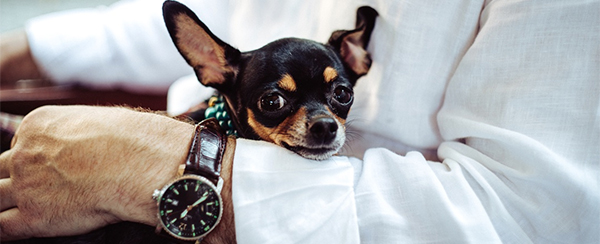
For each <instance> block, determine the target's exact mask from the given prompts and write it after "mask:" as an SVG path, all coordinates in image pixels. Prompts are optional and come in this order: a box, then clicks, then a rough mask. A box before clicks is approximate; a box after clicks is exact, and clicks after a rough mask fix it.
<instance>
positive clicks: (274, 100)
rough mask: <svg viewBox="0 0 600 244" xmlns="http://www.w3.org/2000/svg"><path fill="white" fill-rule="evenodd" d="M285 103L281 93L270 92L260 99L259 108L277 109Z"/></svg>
mask: <svg viewBox="0 0 600 244" xmlns="http://www.w3.org/2000/svg"><path fill="white" fill-rule="evenodd" d="M286 103H287V102H286V100H285V99H284V98H283V97H282V96H281V95H279V94H276V93H271V94H268V95H266V96H264V97H262V98H261V99H260V108H261V109H262V110H264V111H277V110H280V109H281V108H283V107H284V106H285V104H286Z"/></svg>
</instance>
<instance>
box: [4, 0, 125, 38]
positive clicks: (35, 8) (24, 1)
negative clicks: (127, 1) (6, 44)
mask: <svg viewBox="0 0 600 244" xmlns="http://www.w3.org/2000/svg"><path fill="white" fill-rule="evenodd" d="M116 1H117V0H0V32H6V31H10V30H14V29H17V28H21V27H23V26H24V24H25V22H26V21H27V20H28V19H30V18H33V17H35V16H39V15H42V14H46V13H51V12H56V11H60V10H67V9H74V8H89V7H96V6H100V5H110V4H111V3H113V2H116Z"/></svg>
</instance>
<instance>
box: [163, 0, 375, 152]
mask: <svg viewBox="0 0 600 244" xmlns="http://www.w3.org/2000/svg"><path fill="white" fill-rule="evenodd" d="M163 14H164V19H165V23H166V25H167V29H168V30H169V34H170V35H171V38H172V39H173V42H174V43H175V46H177V49H178V50H179V52H180V53H181V54H182V55H183V57H184V58H185V60H186V61H187V62H188V64H190V65H191V66H192V67H193V68H194V70H195V72H196V75H197V76H198V80H199V81H200V83H202V84H203V85H205V86H210V87H213V88H216V89H217V90H218V91H219V92H220V93H221V94H222V95H223V96H224V97H225V100H226V102H227V104H228V106H229V109H230V110H231V112H232V114H231V116H232V117H233V121H234V124H235V126H236V127H237V130H238V133H239V134H240V135H241V136H242V137H245V138H250V139H262V140H265V141H270V142H273V143H275V144H277V145H280V146H283V147H285V148H287V149H290V150H292V151H294V152H296V153H298V154H299V155H301V156H303V157H306V158H310V159H318V160H320V159H325V158H328V157H330V156H332V155H333V154H335V153H337V152H338V151H339V149H341V147H342V146H343V144H344V142H345V140H346V137H345V127H344V124H345V120H346V117H347V115H348V112H349V110H350V106H351V105H352V102H353V100H354V99H353V91H352V88H353V86H354V84H355V83H356V80H357V79H358V78H359V77H361V76H363V75H365V74H366V73H367V71H368V70H369V67H370V66H371V59H370V57H369V55H368V53H367V52H366V50H365V49H366V46H367V44H368V42H369V39H370V35H371V32H372V31H373V28H374V25H375V18H376V17H377V12H376V11H375V10H374V9H372V8H370V7H362V8H360V9H359V10H358V12H357V21H356V29H354V30H342V31H336V32H334V33H333V34H332V36H331V38H330V39H329V41H328V43H327V44H321V43H317V42H314V41H310V40H305V39H297V38H286V39H280V40H277V41H274V42H271V43H269V44H267V45H265V46H264V47H262V48H260V49H257V50H254V51H250V52H240V51H239V50H237V49H235V48H233V47H231V46H230V45H228V44H227V43H225V42H223V41H222V40H220V39H219V38H218V37H216V36H215V35H214V34H213V33H212V32H211V31H210V30H209V29H208V27H206V25H205V24H204V23H202V22H201V21H200V20H199V19H198V17H197V16H196V15H195V14H194V13H193V12H192V11H191V10H190V9H188V8H187V7H185V6H184V5H182V4H180V3H177V2H174V1H167V2H165V3H164V5H163Z"/></svg>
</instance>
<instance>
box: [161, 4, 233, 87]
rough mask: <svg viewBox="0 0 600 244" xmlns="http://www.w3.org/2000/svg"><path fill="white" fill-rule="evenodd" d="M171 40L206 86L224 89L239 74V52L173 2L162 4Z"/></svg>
mask: <svg viewBox="0 0 600 244" xmlns="http://www.w3.org/2000/svg"><path fill="white" fill-rule="evenodd" d="M163 17H164V20H165V24H166V25H167V29H168V31H169V34H170V35H171V39H172V40H173V43H175V46H176V47H177V50H179V52H180V53H181V55H182V56H183V58H185V60H186V61H187V63H188V64H189V65H190V66H192V67H193V68H194V71H195V72H196V76H198V80H199V81H200V83H202V84H203V85H205V86H211V87H214V88H216V89H218V90H221V91H222V90H223V89H226V88H227V86H229V85H230V84H228V83H229V82H231V81H232V80H233V78H234V77H235V75H236V74H237V72H238V67H237V61H238V60H239V58H240V51H239V50H237V49H235V48H233V47H231V46H230V45H229V44H227V43H225V42H223V41H222V40H221V39H219V38H218V37H216V36H215V35H214V34H213V33H212V32H210V30H209V29H208V27H207V26H206V25H205V24H204V23H202V21H200V19H198V17H197V16H196V14H194V12H192V10H190V9H189V8H188V7H186V6H185V5H183V4H181V3H178V2H176V1H166V2H164V4H163Z"/></svg>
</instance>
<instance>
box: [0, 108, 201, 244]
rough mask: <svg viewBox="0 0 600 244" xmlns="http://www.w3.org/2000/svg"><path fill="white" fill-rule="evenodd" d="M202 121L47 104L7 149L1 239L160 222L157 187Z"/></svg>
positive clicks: (2, 165)
mask: <svg viewBox="0 0 600 244" xmlns="http://www.w3.org/2000/svg"><path fill="white" fill-rule="evenodd" d="M193 132H194V127H193V126H192V125H190V124H186V123H183V122H179V121H176V120H173V119H171V118H168V117H164V116H160V115H156V114H151V113H142V112H136V111H133V110H130V109H126V108H107V107H85V106H68V107H43V108H41V109H37V110H35V111H33V112H32V113H30V114H29V115H28V116H26V117H25V119H24V120H23V123H22V124H21V126H20V128H19V130H18V131H17V134H16V136H15V138H14V139H13V142H12V144H13V145H12V149H11V150H9V151H7V152H5V153H3V154H2V155H0V196H2V197H1V198H0V199H1V200H0V211H1V212H0V240H2V241H7V240H14V239H22V238H29V237H34V236H35V237H44V236H62V235H75V234H81V233H86V232H89V231H91V230H94V229H96V228H99V227H102V226H105V225H107V224H110V223H115V222H118V221H135V222H141V223H145V224H148V225H156V224H157V217H156V208H157V207H156V203H155V202H154V201H153V200H152V197H151V196H152V192H153V191H154V189H159V188H161V187H162V186H164V185H165V184H167V182H168V181H169V180H172V179H173V178H174V177H175V175H176V174H177V168H178V165H179V164H181V163H183V162H184V161H185V158H186V156H187V152H188V148H189V145H190V143H191V139H192V135H193Z"/></svg>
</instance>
